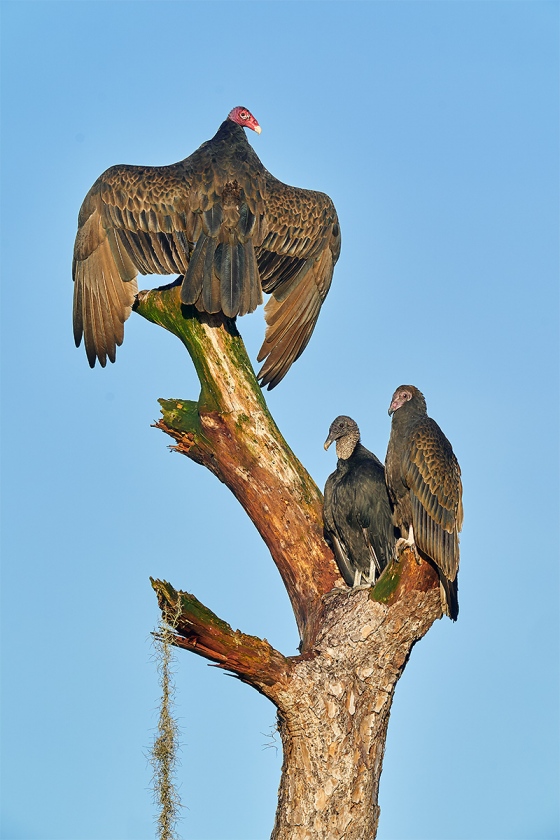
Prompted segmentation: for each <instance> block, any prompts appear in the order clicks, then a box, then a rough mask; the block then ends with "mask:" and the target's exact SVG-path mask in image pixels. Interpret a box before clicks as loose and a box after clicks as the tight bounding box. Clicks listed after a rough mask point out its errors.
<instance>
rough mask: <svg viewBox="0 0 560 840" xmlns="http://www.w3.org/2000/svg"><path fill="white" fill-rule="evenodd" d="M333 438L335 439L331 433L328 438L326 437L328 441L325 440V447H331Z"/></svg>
mask: <svg viewBox="0 0 560 840" xmlns="http://www.w3.org/2000/svg"><path fill="white" fill-rule="evenodd" d="M333 440H334V438H332V437H331V436H330V435H329V436H328V438H327V439H326V441H325V442H324V444H323V446H324V448H325V449H328V448H329V446H330V445H331V443H332V442H333Z"/></svg>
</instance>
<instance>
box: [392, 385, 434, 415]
mask: <svg viewBox="0 0 560 840" xmlns="http://www.w3.org/2000/svg"><path fill="white" fill-rule="evenodd" d="M414 398H416V399H417V400H419V401H420V402H422V403H423V404H424V408H425V407H426V400H425V399H424V395H423V394H422V392H421V391H419V390H418V388H415V387H414V385H401V386H400V387H399V388H397V390H396V391H395V393H394V394H393V398H392V400H391V405H390V406H389V414H394V413H395V411H397V410H398V409H399V408H400V407H401V406H402V405H404V404H405V403H407V402H409V400H412V399H414Z"/></svg>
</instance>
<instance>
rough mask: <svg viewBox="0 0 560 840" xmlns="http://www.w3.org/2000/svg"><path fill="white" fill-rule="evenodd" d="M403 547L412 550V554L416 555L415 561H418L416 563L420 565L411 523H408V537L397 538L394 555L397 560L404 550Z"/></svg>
mask: <svg viewBox="0 0 560 840" xmlns="http://www.w3.org/2000/svg"><path fill="white" fill-rule="evenodd" d="M405 548H411V549H412V551H413V552H414V556H415V557H416V562H417V563H418V565H420V562H421V560H420V556H419V554H418V551H417V549H416V543H415V542H414V530H413V528H412V525H410V526H409V528H408V537H407V538H405V537H399V539H398V540H397V544H396V545H395V555H396V557H397V560H399V559H400V556H401V554H402V553H403V551H404V550H405Z"/></svg>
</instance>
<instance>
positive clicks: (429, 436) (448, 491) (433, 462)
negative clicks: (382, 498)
mask: <svg viewBox="0 0 560 840" xmlns="http://www.w3.org/2000/svg"><path fill="white" fill-rule="evenodd" d="M403 467H404V478H405V482H406V484H407V485H408V487H409V489H410V495H411V502H412V513H413V526H414V539H415V542H416V545H417V546H418V548H419V549H420V550H421V551H424V552H425V553H426V554H427V555H428V556H429V557H431V558H432V559H433V560H434V561H435V562H436V564H437V565H438V566H439V568H440V569H441V570H442V571H443V573H444V574H445V576H446V577H447V578H448V579H449V580H454V579H455V577H456V575H457V570H458V568H459V539H458V532H459V531H460V530H461V527H462V524H463V502H462V492H463V489H462V484H461V470H460V468H459V464H458V462H457V459H456V457H455V455H454V453H453V450H452V448H451V444H450V443H449V441H448V440H447V438H446V437H445V435H444V434H443V432H442V431H441V429H440V428H439V426H438V425H437V423H436V422H435V421H434V420H432V419H431V418H429V417H426V418H425V420H423V421H422V422H421V423H420V424H419V425H418V426H417V427H416V429H415V430H414V432H413V434H412V437H411V441H410V446H409V447H408V448H407V451H406V454H405V457H404V464H403Z"/></svg>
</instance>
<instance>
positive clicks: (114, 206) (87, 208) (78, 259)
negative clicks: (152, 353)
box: [73, 162, 197, 367]
mask: <svg viewBox="0 0 560 840" xmlns="http://www.w3.org/2000/svg"><path fill="white" fill-rule="evenodd" d="M188 185H189V170H188V167H187V166H186V165H185V162H182V163H179V164H174V165H173V166H162V167H140V166H113V167H111V169H108V170H107V171H106V172H105V173H104V174H103V175H102V176H101V177H100V178H99V179H98V180H97V181H96V182H95V184H94V185H93V187H92V188H91V190H90V191H89V193H88V194H87V196H86V198H85V200H84V203H83V204H82V208H81V210H80V214H79V217H78V233H77V236H76V243H75V246H74V263H73V276H74V284H75V285H74V338H75V341H76V345H79V344H80V341H81V339H82V335H83V336H84V341H85V345H86V353H87V357H88V361H89V363H90V365H91V366H92V367H93V365H94V364H95V360H96V358H97V359H98V360H99V362H100V364H101V365H102V366H103V367H104V366H105V364H106V363H107V357H109V359H110V360H111V361H114V360H115V353H116V347H117V346H118V345H120V344H122V340H123V324H124V322H125V321H126V319H127V318H128V316H129V315H130V312H131V308H132V304H133V302H134V297H135V295H136V292H137V284H136V276H137V274H138V272H141V273H142V274H152V273H153V274H173V273H178V274H180V273H182V272H184V271H186V270H187V267H188V257H189V244H188V235H189V232H192V231H194V230H195V228H196V224H197V222H196V220H194V219H190V218H189V217H190V216H192V215H193V214H192V213H190V211H189V210H188V207H187V197H188Z"/></svg>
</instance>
